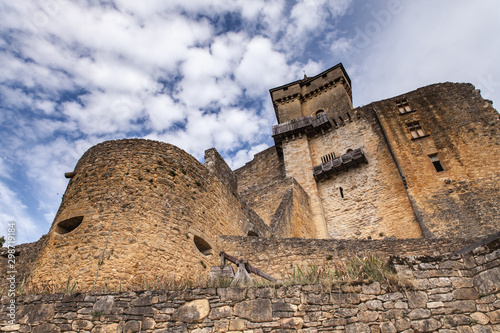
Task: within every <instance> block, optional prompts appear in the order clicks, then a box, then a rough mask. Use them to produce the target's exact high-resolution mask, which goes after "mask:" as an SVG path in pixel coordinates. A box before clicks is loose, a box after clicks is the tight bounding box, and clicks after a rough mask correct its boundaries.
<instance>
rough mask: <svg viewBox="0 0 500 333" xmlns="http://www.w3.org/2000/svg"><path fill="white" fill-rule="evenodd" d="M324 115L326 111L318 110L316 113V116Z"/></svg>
mask: <svg viewBox="0 0 500 333" xmlns="http://www.w3.org/2000/svg"><path fill="white" fill-rule="evenodd" d="M322 113H325V111H324V110H318V111H316V116H319V115H320V114H322Z"/></svg>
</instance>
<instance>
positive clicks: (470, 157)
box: [370, 83, 500, 237]
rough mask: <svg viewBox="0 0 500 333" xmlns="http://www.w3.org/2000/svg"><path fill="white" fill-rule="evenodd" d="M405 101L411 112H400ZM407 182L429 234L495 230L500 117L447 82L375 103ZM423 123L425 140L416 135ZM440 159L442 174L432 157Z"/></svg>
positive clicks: (468, 88) (499, 210)
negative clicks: (413, 132) (400, 103)
mask: <svg viewBox="0 0 500 333" xmlns="http://www.w3.org/2000/svg"><path fill="white" fill-rule="evenodd" d="M401 99H406V100H407V101H408V103H409V104H410V106H411V109H412V112H407V113H404V114H400V112H399V110H398V108H397V105H396V101H397V100H401ZM370 107H372V108H373V109H374V110H375V111H376V112H377V113H378V114H379V117H380V121H381V124H382V126H383V127H384V128H385V131H386V133H387V137H388V139H389V142H390V145H391V147H392V150H393V152H394V155H395V156H396V159H397V160H398V163H399V165H400V167H401V171H402V173H403V174H404V176H405V178H406V182H407V184H408V193H409V197H410V199H411V200H412V201H413V204H414V208H415V213H416V214H417V216H418V218H419V220H420V223H421V224H422V227H423V228H422V229H423V231H424V233H425V237H450V236H457V237H464V236H465V237H467V236H471V237H474V236H480V235H487V234H489V233H493V232H495V231H497V230H498V229H499V226H500V225H499V221H500V185H499V184H500V115H499V113H498V111H497V110H495V109H494V108H493V106H492V104H491V102H490V101H486V100H484V99H483V98H482V97H481V95H480V93H479V91H478V90H475V89H474V86H473V85H471V84H461V83H440V84H434V85H430V86H427V87H423V88H420V89H417V90H415V91H412V92H408V93H406V94H404V95H401V96H397V97H394V98H391V99H387V100H383V101H379V102H374V103H372V104H371V105H370ZM413 122H418V123H419V124H420V126H421V127H422V129H423V131H424V133H423V134H425V135H424V136H422V137H419V138H412V137H411V134H410V131H409V129H408V124H409V123H413ZM433 154H437V157H438V159H439V161H440V163H441V165H442V167H443V169H444V171H441V172H438V171H436V169H435V167H434V166H433V164H432V162H431V159H430V157H429V155H433Z"/></svg>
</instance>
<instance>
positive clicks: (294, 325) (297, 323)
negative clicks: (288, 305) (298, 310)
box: [281, 317, 304, 330]
mask: <svg viewBox="0 0 500 333" xmlns="http://www.w3.org/2000/svg"><path fill="white" fill-rule="evenodd" d="M302 326H304V320H303V319H302V318H298V317H293V318H284V319H282V320H281V328H284V329H294V330H298V329H301V328H302Z"/></svg>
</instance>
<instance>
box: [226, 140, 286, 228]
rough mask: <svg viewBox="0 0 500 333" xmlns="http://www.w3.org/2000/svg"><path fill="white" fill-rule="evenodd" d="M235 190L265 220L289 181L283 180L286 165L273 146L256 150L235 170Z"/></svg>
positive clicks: (270, 218) (271, 215) (276, 205)
mask: <svg viewBox="0 0 500 333" xmlns="http://www.w3.org/2000/svg"><path fill="white" fill-rule="evenodd" d="M234 174H235V175H236V177H237V180H238V193H239V195H240V196H241V198H242V199H243V201H245V202H246V203H247V204H248V205H249V206H250V207H251V208H252V209H253V210H254V211H255V212H256V213H257V214H258V215H259V216H260V217H261V218H262V220H263V221H264V222H265V223H266V224H267V225H270V224H271V220H272V217H273V215H274V213H275V212H276V210H277V209H278V207H279V205H280V203H281V201H282V199H283V196H284V195H285V192H286V190H287V189H288V187H289V184H287V182H286V181H285V179H286V176H285V166H284V164H283V159H282V158H280V157H279V156H278V152H277V150H276V147H270V148H268V149H266V150H264V151H262V152H260V153H258V154H255V156H254V158H253V159H252V160H251V161H250V162H248V163H247V164H245V165H244V166H243V167H241V168H239V169H237V170H235V171H234Z"/></svg>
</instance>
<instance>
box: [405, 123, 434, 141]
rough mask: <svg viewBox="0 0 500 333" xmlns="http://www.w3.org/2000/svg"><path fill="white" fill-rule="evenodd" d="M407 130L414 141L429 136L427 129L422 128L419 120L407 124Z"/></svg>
mask: <svg viewBox="0 0 500 333" xmlns="http://www.w3.org/2000/svg"><path fill="white" fill-rule="evenodd" d="M406 128H407V129H408V131H409V132H410V137H411V139H412V140H416V139H420V138H425V137H427V136H429V133H427V131H426V130H425V128H424V127H423V126H422V124H421V123H420V121H418V120H414V121H411V122H408V123H406Z"/></svg>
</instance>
